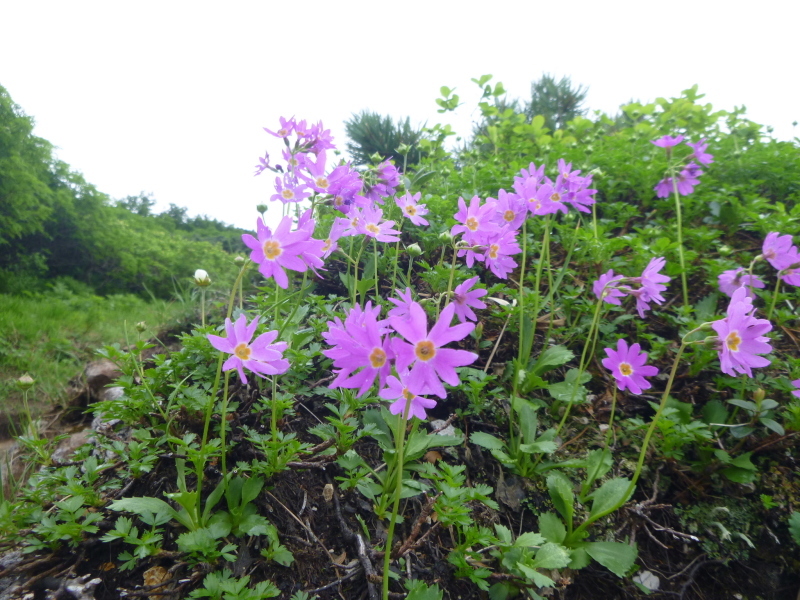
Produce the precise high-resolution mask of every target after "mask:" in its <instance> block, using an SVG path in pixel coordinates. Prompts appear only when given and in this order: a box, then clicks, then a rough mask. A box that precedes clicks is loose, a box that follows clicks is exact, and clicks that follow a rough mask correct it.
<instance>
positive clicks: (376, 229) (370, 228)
mask: <svg viewBox="0 0 800 600" xmlns="http://www.w3.org/2000/svg"><path fill="white" fill-rule="evenodd" d="M364 229H366V230H367V231H369V232H370V233H374V234H376V235H377V234H379V233H380V232H381V230H380V227H378V226H377V225H375V223H370V224H369V225H367V226H366V227H365V228H364Z"/></svg>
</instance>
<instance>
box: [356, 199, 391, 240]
mask: <svg viewBox="0 0 800 600" xmlns="http://www.w3.org/2000/svg"><path fill="white" fill-rule="evenodd" d="M392 225H394V221H384V220H383V211H382V210H381V209H380V208H373V207H367V208H365V209H364V210H363V211H361V220H360V221H359V223H358V228H357V231H358V233H363V234H365V235H368V236H369V237H371V238H375V239H376V240H377V241H379V242H397V241H398V240H399V239H400V238H399V237H397V236H399V235H400V232H399V231H397V230H396V229H392Z"/></svg>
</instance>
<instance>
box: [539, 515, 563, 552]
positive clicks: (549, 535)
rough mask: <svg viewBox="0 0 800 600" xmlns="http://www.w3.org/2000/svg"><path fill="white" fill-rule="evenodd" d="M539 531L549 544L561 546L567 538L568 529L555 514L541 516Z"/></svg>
mask: <svg viewBox="0 0 800 600" xmlns="http://www.w3.org/2000/svg"><path fill="white" fill-rule="evenodd" d="M539 531H540V532H541V534H542V535H543V536H544V538H545V539H546V540H547V541H548V542H552V543H554V544H560V543H562V542H563V541H564V539H565V538H566V537H567V528H566V527H564V523H562V521H561V519H559V518H558V517H557V516H556V515H555V514H553V513H544V514H541V515H539Z"/></svg>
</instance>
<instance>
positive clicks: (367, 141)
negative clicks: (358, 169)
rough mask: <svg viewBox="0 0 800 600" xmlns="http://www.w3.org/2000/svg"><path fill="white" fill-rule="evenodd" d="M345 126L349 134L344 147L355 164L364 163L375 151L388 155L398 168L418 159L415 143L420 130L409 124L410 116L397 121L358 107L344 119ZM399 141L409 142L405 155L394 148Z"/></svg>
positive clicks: (386, 157) (381, 154)
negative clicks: (350, 117) (357, 111)
mask: <svg viewBox="0 0 800 600" xmlns="http://www.w3.org/2000/svg"><path fill="white" fill-rule="evenodd" d="M344 126H345V130H346V131H347V135H348V137H349V138H350V141H348V142H347V150H348V151H349V152H350V155H351V156H352V157H353V162H355V164H357V165H368V164H370V163H371V162H372V159H371V157H372V155H373V154H379V155H380V156H381V158H382V159H383V160H386V159H392V160H394V164H395V165H396V166H397V167H398V168H402V167H403V164H404V160H405V164H406V165H414V164H417V163H418V162H419V159H420V154H419V149H418V148H417V147H416V145H417V142H418V141H419V138H420V135H421V132H420V131H417V130H415V129H414V128H413V127H411V120H410V119H409V118H408V117H406V120H405V121H403V120H398V121H397V124H395V123H394V121H392V118H391V117H383V116H381V115H379V114H378V113H374V112H369V111H367V110H364V111H361V112H360V113H359V114H354V115H353V118H352V119H350V120H349V121H345V124H344ZM401 144H405V145H406V146H409V147H410V148H411V150H410V151H409V153H408V156H407V158H404V156H403V154H401V153H400V152H399V151H398V148H399V147H400V145H401Z"/></svg>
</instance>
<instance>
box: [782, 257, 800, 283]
mask: <svg viewBox="0 0 800 600" xmlns="http://www.w3.org/2000/svg"><path fill="white" fill-rule="evenodd" d="M797 262H798V263H800V257H798V261H797ZM781 280H782V281H783V282H784V283H788V284H789V285H796V286H798V287H800V267H795V268H794V269H784V270H783V273H782V274H781Z"/></svg>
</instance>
